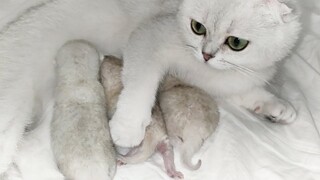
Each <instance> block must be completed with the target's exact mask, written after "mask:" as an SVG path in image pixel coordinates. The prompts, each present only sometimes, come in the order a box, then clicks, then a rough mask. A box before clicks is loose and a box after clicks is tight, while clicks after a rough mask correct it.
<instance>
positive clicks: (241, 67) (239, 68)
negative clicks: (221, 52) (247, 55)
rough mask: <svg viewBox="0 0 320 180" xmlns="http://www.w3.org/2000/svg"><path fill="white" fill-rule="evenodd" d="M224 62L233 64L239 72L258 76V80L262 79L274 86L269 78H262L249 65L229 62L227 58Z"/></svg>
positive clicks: (252, 76)
mask: <svg viewBox="0 0 320 180" xmlns="http://www.w3.org/2000/svg"><path fill="white" fill-rule="evenodd" d="M223 62H224V63H227V64H229V65H231V66H232V67H233V69H235V70H237V71H238V72H241V73H242V74H244V73H245V74H246V75H247V76H248V77H251V78H256V79H258V80H261V81H263V82H265V83H266V84H267V85H269V86H271V87H272V84H271V83H270V82H269V81H268V80H266V79H264V78H262V77H261V76H259V75H258V73H257V72H256V71H254V70H252V69H250V68H248V67H244V66H241V65H237V64H234V63H231V62H228V61H226V60H223Z"/></svg>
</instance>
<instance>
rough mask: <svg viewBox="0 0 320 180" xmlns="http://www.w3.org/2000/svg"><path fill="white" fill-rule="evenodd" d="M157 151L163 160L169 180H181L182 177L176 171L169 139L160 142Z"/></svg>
mask: <svg viewBox="0 0 320 180" xmlns="http://www.w3.org/2000/svg"><path fill="white" fill-rule="evenodd" d="M157 151H158V152H159V153H160V154H161V156H162V158H163V161H164V166H165V169H166V171H167V174H168V176H170V177H171V178H176V179H183V177H184V175H183V174H182V173H181V172H179V171H177V170H176V166H175V163H174V151H173V147H172V145H171V144H170V142H169V139H165V140H163V141H161V142H160V143H159V144H158V145H157Z"/></svg>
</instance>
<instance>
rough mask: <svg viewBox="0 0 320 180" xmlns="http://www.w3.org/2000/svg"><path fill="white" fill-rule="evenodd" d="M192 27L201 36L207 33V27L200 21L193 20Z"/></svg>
mask: <svg viewBox="0 0 320 180" xmlns="http://www.w3.org/2000/svg"><path fill="white" fill-rule="evenodd" d="M191 29H192V31H193V32H194V33H195V34H196V35H199V36H202V35H206V33H207V29H206V27H204V25H203V24H201V23H199V22H198V21H196V20H193V19H192V20H191Z"/></svg>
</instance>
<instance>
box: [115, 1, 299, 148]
mask: <svg viewBox="0 0 320 180" xmlns="http://www.w3.org/2000/svg"><path fill="white" fill-rule="evenodd" d="M298 17H299V16H298V14H297V10H296V9H295V5H294V2H293V1H289V0H247V1H243V0H201V1H195V0H184V1H183V2H182V5H181V7H180V9H179V12H178V13H177V14H175V13H173V14H168V15H162V16H157V17H155V18H153V19H152V20H150V21H148V22H145V23H144V24H142V25H141V26H140V27H139V28H138V29H137V30H136V31H135V32H133V34H132V35H131V38H130V40H129V42H128V45H127V47H126V49H125V51H124V68H123V84H124V89H123V91H122V93H121V95H120V97H119V101H118V105H117V111H116V112H115V114H114V116H113V118H112V120H111V121H110V128H111V135H112V137H113V139H114V140H115V144H117V145H119V146H124V147H131V146H135V145H137V144H139V143H140V142H141V141H142V139H143V137H144V134H145V128H146V127H147V126H148V125H149V124H150V121H151V109H152V107H153V105H154V101H155V96H156V92H157V89H158V86H159V82H160V81H161V79H162V78H163V76H164V75H165V73H166V72H169V73H171V74H174V75H175V76H178V77H179V78H180V79H182V80H183V81H184V82H188V83H190V84H191V85H194V86H197V87H199V88H201V89H203V90H205V91H206V92H207V93H209V94H210V95H212V96H216V97H219V98H224V99H226V100H228V101H230V102H231V103H233V104H237V105H239V106H242V107H244V108H247V109H248V110H250V111H252V112H255V113H257V114H259V115H262V116H266V117H268V118H270V119H271V120H272V121H274V122H279V123H283V124H287V123H291V122H293V121H294V120H295V119H296V111H295V109H294V107H293V106H292V105H291V104H290V103H289V102H286V101H284V100H282V99H279V98H278V97H276V96H275V95H273V94H271V93H270V92H268V91H267V90H266V89H265V85H267V84H268V82H269V81H270V80H271V79H272V78H273V76H274V74H275V72H276V66H277V64H278V63H277V62H279V61H281V60H282V59H284V58H285V57H286V56H287V55H288V54H289V52H290V50H291V49H292V48H293V47H294V45H295V42H296V40H297V39H298V35H299V32H300V23H299V18H298Z"/></svg>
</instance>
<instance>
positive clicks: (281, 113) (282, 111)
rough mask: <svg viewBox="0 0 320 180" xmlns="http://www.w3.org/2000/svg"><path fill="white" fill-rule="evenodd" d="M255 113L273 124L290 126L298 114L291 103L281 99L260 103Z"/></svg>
mask: <svg viewBox="0 0 320 180" xmlns="http://www.w3.org/2000/svg"><path fill="white" fill-rule="evenodd" d="M254 111H255V113H257V114H261V115H264V116H265V117H266V118H267V119H268V120H270V121H272V122H275V123H281V124H290V123H292V122H294V121H295V120H296V118H297V112H296V110H295V109H294V107H293V106H292V105H291V104H290V103H289V102H287V101H284V100H280V99H274V100H272V101H269V102H259V103H257V105H256V108H255V109H254Z"/></svg>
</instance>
